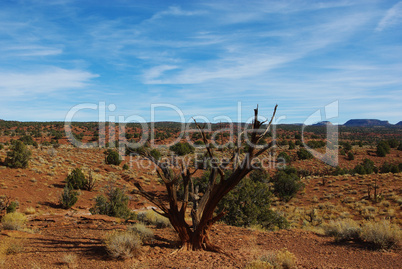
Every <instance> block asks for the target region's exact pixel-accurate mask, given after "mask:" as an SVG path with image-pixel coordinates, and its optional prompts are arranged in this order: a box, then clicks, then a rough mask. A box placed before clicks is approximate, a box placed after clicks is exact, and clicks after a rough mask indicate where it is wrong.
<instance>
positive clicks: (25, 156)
mask: <svg viewBox="0 0 402 269" xmlns="http://www.w3.org/2000/svg"><path fill="white" fill-rule="evenodd" d="M30 157H31V152H30V151H29V150H28V149H27V146H26V145H25V144H24V143H23V142H22V141H15V142H13V144H12V146H11V150H10V151H9V152H7V157H6V159H5V161H4V163H5V165H6V166H8V167H11V168H26V167H28V164H29V159H30Z"/></svg>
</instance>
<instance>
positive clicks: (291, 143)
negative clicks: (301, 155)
mask: <svg viewBox="0 0 402 269" xmlns="http://www.w3.org/2000/svg"><path fill="white" fill-rule="evenodd" d="M288 144H289V149H295V148H296V145H295V143H293V141H289V143H288Z"/></svg>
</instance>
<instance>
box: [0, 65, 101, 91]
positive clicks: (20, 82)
mask: <svg viewBox="0 0 402 269" xmlns="http://www.w3.org/2000/svg"><path fill="white" fill-rule="evenodd" d="M96 77H98V75H96V74H92V73H90V72H87V71H82V70H66V69H61V68H58V67H52V68H46V69H45V70H42V71H35V72H26V73H22V72H0V95H1V96H2V97H7V96H8V97H10V96H14V97H16V96H27V95H28V96H35V95H38V94H47V93H51V92H57V91H61V90H69V89H80V88H84V87H86V86H88V83H90V81H91V80H92V79H94V78H96Z"/></svg>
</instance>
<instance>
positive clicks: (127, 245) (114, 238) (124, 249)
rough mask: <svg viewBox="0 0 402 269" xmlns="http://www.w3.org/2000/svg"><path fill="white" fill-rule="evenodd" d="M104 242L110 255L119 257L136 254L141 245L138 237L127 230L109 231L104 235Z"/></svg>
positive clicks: (124, 257) (134, 255)
mask: <svg viewBox="0 0 402 269" xmlns="http://www.w3.org/2000/svg"><path fill="white" fill-rule="evenodd" d="M104 243H105V246H106V250H107V252H108V254H109V255H110V256H111V257H113V258H121V259H128V258H132V257H136V256H138V254H139V253H140V249H141V245H142V242H141V239H140V237H139V236H138V235H137V234H135V233H132V232H129V231H124V232H118V231H114V232H111V233H109V234H108V235H107V236H106V238H105V240H104Z"/></svg>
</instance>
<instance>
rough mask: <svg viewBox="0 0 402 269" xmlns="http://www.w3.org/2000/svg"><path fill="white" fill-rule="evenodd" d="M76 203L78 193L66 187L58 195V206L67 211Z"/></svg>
mask: <svg viewBox="0 0 402 269" xmlns="http://www.w3.org/2000/svg"><path fill="white" fill-rule="evenodd" d="M77 201H78V192H77V191H74V190H73V189H72V188H71V187H70V186H69V185H66V186H65V187H64V189H63V192H62V193H61V195H60V204H61V207H62V208H64V209H69V208H71V207H72V206H73V205H75V203H76V202H77Z"/></svg>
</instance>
